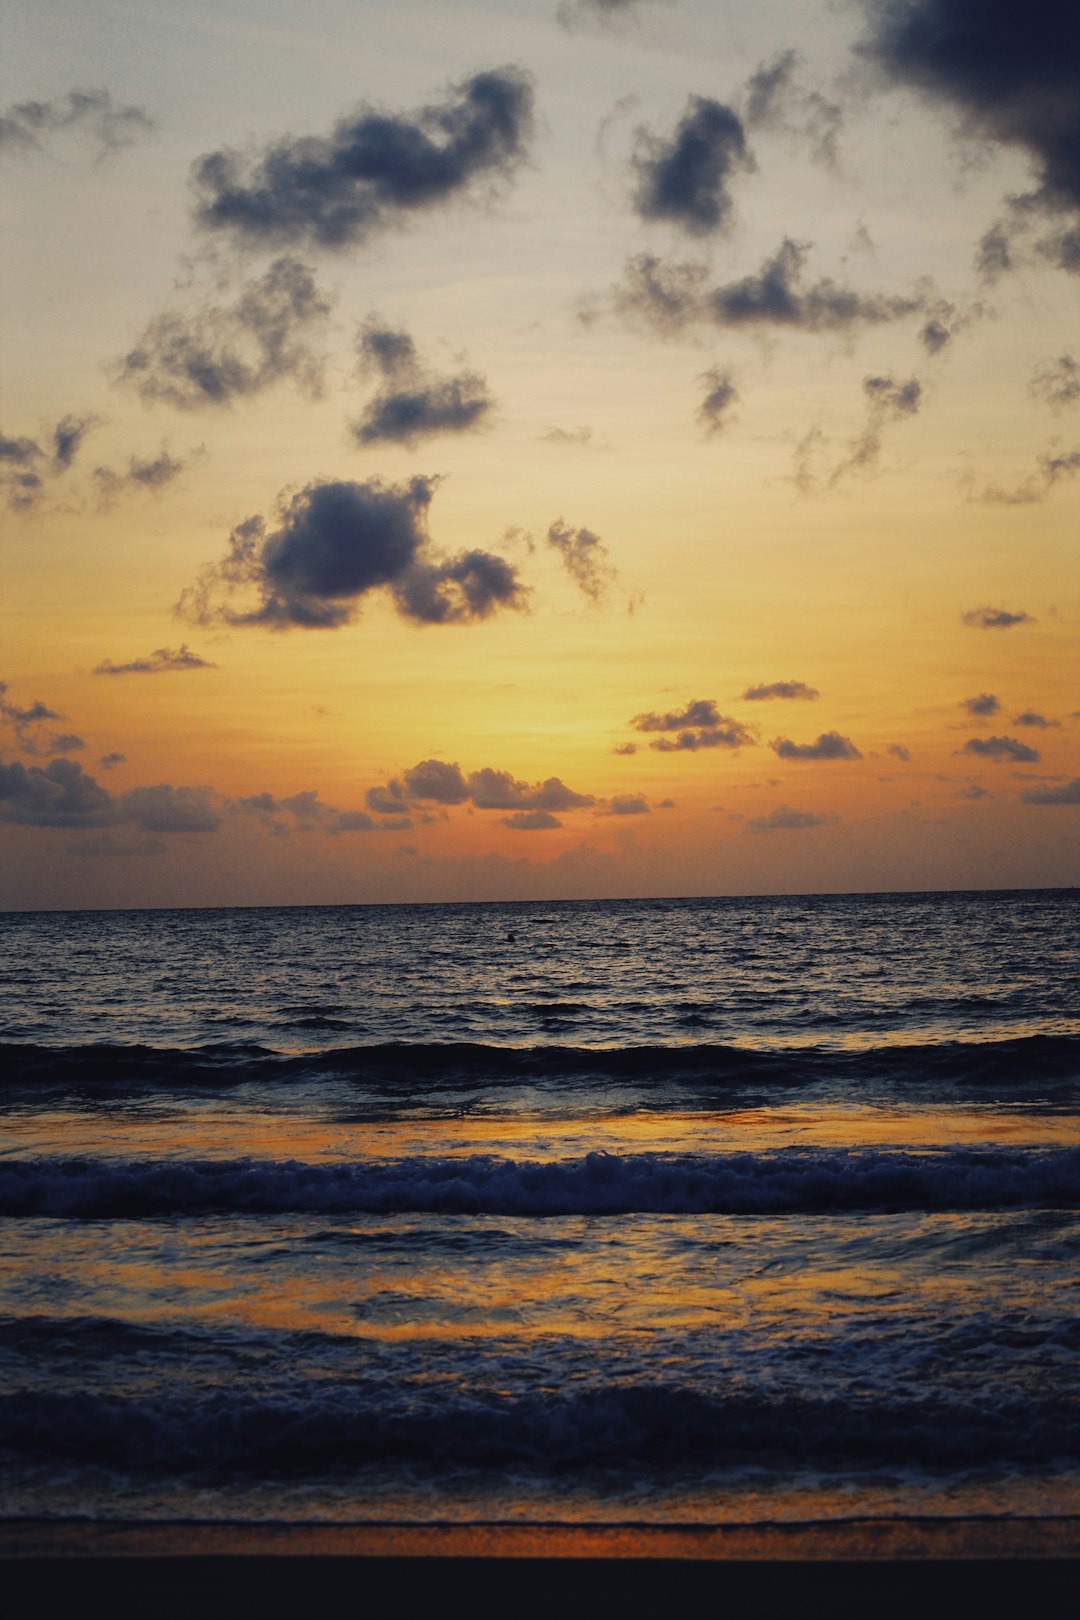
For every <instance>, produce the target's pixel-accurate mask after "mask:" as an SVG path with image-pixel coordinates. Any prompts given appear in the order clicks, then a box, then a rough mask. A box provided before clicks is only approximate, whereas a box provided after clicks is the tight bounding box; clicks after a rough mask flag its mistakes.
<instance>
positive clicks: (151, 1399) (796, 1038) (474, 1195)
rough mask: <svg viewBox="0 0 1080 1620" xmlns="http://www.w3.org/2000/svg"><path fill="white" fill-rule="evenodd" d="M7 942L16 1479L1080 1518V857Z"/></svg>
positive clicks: (181, 1496) (165, 916)
mask: <svg viewBox="0 0 1080 1620" xmlns="http://www.w3.org/2000/svg"><path fill="white" fill-rule="evenodd" d="M0 935H2V945H3V948H2V951H0V1055H2V1060H3V1074H2V1079H0V1107H3V1109H4V1116H5V1117H4V1138H3V1150H2V1152H0V1311H2V1316H0V1448H2V1450H0V1460H2V1462H3V1465H4V1466H3V1475H4V1480H5V1485H4V1488H3V1495H2V1497H0V1511H2V1512H4V1513H6V1514H8V1515H38V1516H40V1515H46V1516H61V1517H62V1516H64V1515H70V1514H73V1513H75V1514H86V1515H91V1516H94V1517H100V1518H135V1517H138V1518H145V1517H154V1518H164V1519H187V1518H192V1517H196V1518H212V1519H219V1520H236V1519H267V1518H270V1519H307V1520H310V1519H328V1520H352V1521H355V1520H358V1519H384V1520H421V1521H425V1522H427V1521H431V1520H435V1521H444V1520H449V1521H454V1522H469V1521H471V1520H474V1519H484V1520H491V1519H495V1520H507V1521H515V1522H518V1521H522V1520H525V1521H535V1520H544V1521H552V1520H554V1521H559V1522H568V1523H570V1522H573V1523H579V1522H582V1521H588V1522H609V1523H620V1522H634V1523H640V1522H654V1523H657V1524H665V1523H674V1522H693V1523H698V1524H700V1523H718V1524H722V1523H728V1522H746V1521H747V1520H766V1521H768V1520H777V1521H780V1520H791V1519H793V1518H803V1519H805V1518H844V1517H858V1516H864V1515H866V1514H873V1515H880V1514H891V1515H913V1514H927V1513H930V1514H947V1515H967V1514H974V1513H996V1514H1024V1515H1027V1514H1032V1513H1037V1514H1047V1515H1061V1514H1068V1513H1076V1512H1077V1511H1080V1399H1078V1394H1077V1392H1078V1390H1080V1379H1078V1377H1077V1373H1078V1359H1080V1309H1078V1307H1080V1270H1078V1267H1077V1260H1078V1258H1080V1129H1078V1122H1077V1099H1078V1095H1080V993H1078V988H1077V983H1078V981H1077V967H1078V963H1080V950H1078V944H1080V910H1078V907H1077V898H1076V895H1075V893H1073V892H1065V891H1058V892H1040V893H1008V894H959V895H914V896H912V895H905V896H881V895H875V896H869V897H830V898H818V899H814V898H811V899H806V898H799V899H790V900H785V899H771V898H770V899H760V900H687V901H644V902H594V903H579V902H574V903H564V904H551V903H544V904H522V905H478V906H461V905H456V906H410V907H385V908H375V907H342V908H323V909H319V908H290V909H265V910H222V911H158V912H111V913H69V914H49V915H45V914H35V915H12V916H8V917H4V918H0Z"/></svg>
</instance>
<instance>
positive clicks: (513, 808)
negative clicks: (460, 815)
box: [366, 759, 596, 832]
mask: <svg viewBox="0 0 1080 1620" xmlns="http://www.w3.org/2000/svg"><path fill="white" fill-rule="evenodd" d="M366 803H367V806H368V809H369V810H372V811H374V812H375V813H376V815H387V814H392V815H401V814H402V813H404V812H406V811H408V810H410V809H413V808H414V807H415V806H417V805H426V804H439V805H458V804H470V805H472V806H473V808H474V809H476V810H507V811H510V812H512V813H513V814H512V816H511V818H510V819H509V820H506V821H504V825H505V826H508V827H509V826H513V827H514V828H516V829H517V830H518V831H519V832H534V831H538V830H540V829H542V828H546V827H551V826H555V825H557V823H556V822H555V821H554V820H542V819H540V818H541V817H542V816H548V817H554V815H555V814H556V813H557V812H559V811H565V810H579V809H588V808H589V807H590V806H592V805H594V804H595V803H596V799H595V797H594V796H593V794H591V793H577V792H575V791H574V789H573V788H570V787H567V785H566V783H565V782H563V781H562V780H561V778H559V777H558V776H549V777H548V778H547V779H546V781H543V782H523V781H521V780H519V779H518V778H517V777H515V776H514V775H513V774H512V773H511V772H510V771H501V770H496V769H494V768H493V767H492V766H490V765H488V766H484V767H483V768H482V769H481V770H478V771H471V772H470V773H469V775H468V776H466V775H465V773H464V771H463V770H462V769H461V766H460V765H458V764H456V763H454V764H448V763H447V762H446V761H444V760H440V759H425V760H421V761H420V763H419V764H418V765H414V766H412V767H411V769H409V770H406V771H403V772H402V773H401V776H400V777H396V776H395V777H392V778H391V780H390V781H389V782H387V783H385V784H383V785H380V786H378V787H373V788H369V789H368V792H367V798H366ZM526 818H527V819H526Z"/></svg>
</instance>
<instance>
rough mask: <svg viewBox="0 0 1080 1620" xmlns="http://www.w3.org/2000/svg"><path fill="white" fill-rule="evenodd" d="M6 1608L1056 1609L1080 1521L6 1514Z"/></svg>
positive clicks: (213, 1612) (1065, 1589) (396, 1612)
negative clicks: (156, 1520) (322, 1519)
mask: <svg viewBox="0 0 1080 1620" xmlns="http://www.w3.org/2000/svg"><path fill="white" fill-rule="evenodd" d="M0 1572H2V1578H3V1580H4V1583H5V1590H6V1591H7V1592H9V1593H13V1594H19V1593H25V1605H26V1606H25V1607H20V1608H17V1609H16V1610H15V1611H13V1612H19V1613H30V1612H33V1613H34V1614H35V1615H36V1616H41V1617H42V1620H53V1617H54V1616H55V1617H56V1620H61V1617H64V1620H68V1617H69V1616H70V1615H72V1614H73V1613H79V1612H82V1611H84V1610H85V1609H86V1608H87V1607H89V1608H90V1611H91V1612H95V1611H96V1610H97V1609H99V1608H103V1609H104V1608H107V1611H108V1613H109V1614H110V1617H111V1620H126V1617H128V1616H131V1620H136V1617H139V1620H142V1617H144V1616H145V1615H147V1614H152V1615H153V1616H154V1620H191V1616H193V1615H197V1616H198V1617H199V1620H242V1617H244V1616H247V1615H253V1616H258V1617H259V1620H295V1617H296V1615H297V1614H298V1613H302V1612H303V1610H304V1608H305V1607H306V1608H308V1609H311V1608H313V1607H319V1608H322V1607H326V1608H329V1609H331V1610H332V1611H333V1612H334V1613H335V1614H343V1615H345V1614H352V1613H357V1612H359V1613H364V1614H368V1613H371V1612H379V1613H380V1614H383V1613H384V1614H386V1615H387V1616H393V1617H397V1616H409V1617H411V1616H413V1615H416V1616H428V1615H431V1614H432V1613H441V1612H447V1611H448V1612H450V1613H455V1612H457V1611H458V1610H459V1609H460V1610H463V1611H464V1612H465V1613H467V1614H470V1615H473V1616H478V1615H479V1616H486V1615H489V1614H502V1613H504V1612H507V1613H509V1614H511V1615H512V1616H513V1620H533V1617H536V1620H552V1617H553V1616H558V1620H577V1617H578V1616H580V1617H581V1620H586V1617H588V1620H595V1617H596V1616H597V1615H605V1614H609V1613H613V1614H616V1615H617V1616H618V1617H619V1620H636V1617H637V1616H641V1617H642V1620H645V1617H649V1620H654V1617H655V1616H656V1615H658V1614H660V1615H663V1614H673V1615H681V1614H695V1615H696V1614H702V1615H705V1614H720V1613H723V1614H725V1615H727V1614H732V1615H736V1616H742V1615H745V1616H749V1617H753V1620H791V1617H792V1616H798V1620H816V1617H820V1620H826V1617H827V1620H840V1617H844V1616H849V1615H850V1616H851V1617H852V1620H855V1617H856V1616H858V1617H859V1620H863V1617H864V1616H866V1615H872V1616H873V1617H874V1620H913V1616H914V1615H918V1617H919V1620H937V1617H938V1616H940V1617H941V1620H946V1617H949V1620H952V1617H955V1615H957V1614H964V1613H977V1614H979V1616H980V1617H981V1620H985V1617H986V1616H993V1615H997V1614H1001V1615H1003V1616H1004V1615H1010V1616H1011V1615H1015V1614H1017V1613H1025V1612H1026V1613H1033V1614H1038V1615H1040V1616H1055V1615H1057V1614H1066V1613H1068V1612H1069V1611H1070V1607H1071V1604H1072V1603H1073V1602H1074V1601H1075V1595H1076V1590H1077V1575H1078V1573H1080V1520H1077V1519H1070V1520H1046V1519H1030V1520H1013V1519H1005V1520H997V1519H981V1520H959V1521H942V1520H932V1521H930V1520H928V1521H902V1520H891V1521H889V1520H875V1521H849V1522H847V1523H842V1524H835V1523H834V1524H823V1523H816V1524H806V1523H802V1524H792V1525H775V1524H771V1525H749V1526H742V1525H740V1526H723V1527H717V1526H708V1527H704V1528H701V1529H697V1528H694V1527H688V1526H679V1527H671V1528H664V1529H658V1528H656V1527H651V1526H625V1525H624V1526H619V1527H612V1528H610V1529H608V1528H601V1527H597V1526H581V1527H573V1526H567V1525H535V1526H524V1525H522V1526H509V1525H493V1524H485V1525H477V1524H473V1525H469V1526H448V1525H403V1524H394V1525H391V1524H381V1525H372V1524H370V1523H369V1524H364V1525H341V1524H321V1525H295V1524H289V1525H283V1524H265V1523H263V1524H221V1523H216V1524H211V1523H206V1522H201V1523H187V1524H178V1523H175V1522H173V1523H169V1524H157V1525H155V1524H148V1523H146V1522H142V1523H131V1522H128V1523H123V1522H116V1523H113V1524H108V1525H104V1524H91V1523H88V1522H86V1521H79V1522H66V1523H64V1522H59V1523H58V1522H56V1521H49V1522H43V1521H24V1522H17V1521H10V1520H9V1521H6V1522H3V1523H0Z"/></svg>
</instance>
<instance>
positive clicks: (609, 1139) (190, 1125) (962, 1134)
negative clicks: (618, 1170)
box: [2, 1103, 1080, 1163]
mask: <svg viewBox="0 0 1080 1620" xmlns="http://www.w3.org/2000/svg"><path fill="white" fill-rule="evenodd" d="M1078 1143H1080V1116H1077V1115H1070V1114H1065V1113H1051V1112H1046V1113H1043V1112H1035V1111H1031V1110H1028V1109H1022V1108H1009V1109H1004V1108H995V1109H988V1108H987V1107H986V1106H985V1105H980V1104H968V1105H957V1106H955V1107H952V1108H942V1107H923V1108H918V1107H915V1108H906V1109H900V1108H886V1107H879V1108H865V1107H855V1106H850V1107H845V1106H842V1105H838V1104H819V1105H815V1106H814V1107H812V1108H811V1107H803V1108H800V1107H789V1108H772V1107H770V1108H744V1109H733V1110H731V1111H730V1112H724V1113H667V1112H664V1113H656V1114H654V1113H651V1112H647V1111H645V1110H638V1111H635V1112H629V1113H620V1114H606V1115H588V1116H582V1117H578V1118H560V1119H551V1118H549V1117H546V1116H543V1115H539V1114H538V1115H514V1116H513V1117H506V1116H502V1117H499V1118H491V1119H484V1118H480V1119H477V1118H469V1119H423V1120H410V1119H402V1120H379V1121H368V1120H362V1121H341V1120H336V1119H327V1120H320V1119H318V1118H316V1119H312V1118H310V1117H306V1116H305V1117H293V1116H290V1115H288V1114H281V1113H272V1112H270V1111H268V1110H264V1111H261V1112H257V1111H254V1110H248V1109H244V1110H241V1109H236V1108H233V1107H231V1106H230V1105H229V1104H227V1103H222V1104H216V1105H212V1106H208V1107H200V1108H199V1109H197V1110H196V1109H191V1110H185V1111H183V1112H176V1113H169V1114H163V1113H158V1112H147V1111H143V1110H139V1109H120V1108H116V1109H109V1110H108V1111H107V1112H106V1111H103V1110H100V1109H92V1110H85V1111H84V1110H80V1109H64V1110H61V1109H58V1110H56V1112H53V1113H49V1114H48V1115H42V1114H37V1113H32V1114H31V1113H27V1114H19V1113H14V1114H10V1115H9V1116H8V1117H7V1119H6V1121H5V1145H4V1148H3V1150H2V1152H3V1155H4V1156H5V1157H9V1158H18V1157H21V1156H23V1155H25V1154H54V1155H57V1156H67V1155H71V1156H74V1157H80V1158H81V1157H87V1156H90V1155H93V1156H94V1157H139V1156H143V1155H146V1156H152V1157H155V1158H167V1157H169V1156H171V1155H175V1156H176V1157H177V1158H185V1159H233V1158H239V1159H243V1158H256V1159H277V1160H280V1159H302V1160H304V1161H305V1162H314V1163H326V1162H331V1163H333V1162H345V1163H348V1162H356V1161H363V1160H387V1159H401V1158H410V1157H414V1156H421V1155H428V1156H430V1155H437V1156H440V1157H454V1156H464V1155H468V1154H475V1153H480V1154H490V1155H493V1156H497V1157H507V1158H546V1157H556V1156H557V1157H560V1158H573V1157H576V1156H580V1155H582V1154H585V1153H594V1152H607V1153H630V1152H651V1153H737V1152H744V1151H745V1152H754V1153H758V1152H764V1151H775V1150H777V1149H781V1148H786V1147H823V1148H853V1149H859V1148H874V1147H892V1148H906V1149H910V1150H916V1151H918V1150H920V1149H930V1148H935V1147H944V1146H958V1145H959V1146H976V1145H979V1144H986V1145H995V1144H996V1145H1007V1146H1015V1147H1070V1146H1073V1145H1076V1144H1078Z"/></svg>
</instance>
